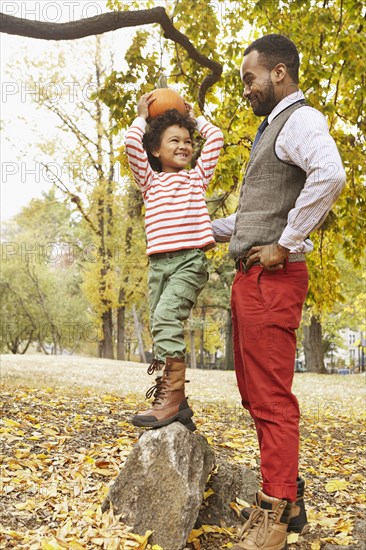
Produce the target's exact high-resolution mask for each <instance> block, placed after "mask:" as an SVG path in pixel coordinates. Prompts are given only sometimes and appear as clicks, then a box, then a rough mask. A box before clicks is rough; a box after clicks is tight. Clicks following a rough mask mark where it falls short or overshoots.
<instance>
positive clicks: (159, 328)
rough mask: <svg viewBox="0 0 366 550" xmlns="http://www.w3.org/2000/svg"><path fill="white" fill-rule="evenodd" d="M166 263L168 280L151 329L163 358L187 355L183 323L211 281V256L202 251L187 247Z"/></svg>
mask: <svg viewBox="0 0 366 550" xmlns="http://www.w3.org/2000/svg"><path fill="white" fill-rule="evenodd" d="M164 262H165V263H166V269H165V271H166V273H168V282H167V284H166V286H165V288H164V291H163V292H162V294H161V295H160V299H159V301H158V303H157V305H156V307H155V309H154V312H153V319H152V325H151V330H152V335H153V340H154V345H155V347H156V352H157V354H158V356H159V357H160V356H161V357H181V358H183V357H184V356H185V351H186V345H185V339H184V324H183V323H184V321H186V320H187V319H188V317H189V314H190V312H191V309H192V307H193V306H194V305H195V303H196V300H197V297H198V295H199V294H200V292H201V291H202V289H203V288H204V286H205V285H206V283H207V277H208V275H207V259H206V256H205V254H204V252H203V251H202V250H187V251H182V252H180V253H179V254H176V255H174V254H172V255H171V257H170V258H169V259H168V260H164Z"/></svg>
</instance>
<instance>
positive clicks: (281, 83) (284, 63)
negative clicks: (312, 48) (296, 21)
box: [240, 34, 300, 116]
mask: <svg viewBox="0 0 366 550" xmlns="http://www.w3.org/2000/svg"><path fill="white" fill-rule="evenodd" d="M299 64H300V61H299V53H298V51H297V48H296V46H295V44H294V43H293V42H292V41H291V40H289V39H288V38H286V37H285V36H282V35H280V34H268V35H266V36H263V37H262V38H259V39H258V40H255V41H254V42H253V43H252V44H251V45H250V46H248V48H247V49H246V50H245V51H244V59H243V63H242V65H241V68H240V76H241V79H242V81H243V83H244V94H243V95H244V97H245V98H247V99H248V100H249V102H250V104H251V106H252V109H253V111H254V113H255V114H256V115H258V116H264V115H269V113H270V112H271V111H272V109H273V108H274V107H275V106H276V105H277V103H279V102H280V101H281V99H283V98H284V97H285V96H287V95H289V94H291V93H293V92H295V91H297V90H298V82H299V76H298V73H299Z"/></svg>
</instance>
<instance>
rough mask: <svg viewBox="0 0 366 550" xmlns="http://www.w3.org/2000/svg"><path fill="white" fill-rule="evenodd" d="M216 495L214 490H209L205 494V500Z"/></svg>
mask: <svg viewBox="0 0 366 550" xmlns="http://www.w3.org/2000/svg"><path fill="white" fill-rule="evenodd" d="M214 494H215V491H213V490H212V489H207V491H205V492H204V494H203V499H204V500H206V499H207V498H208V497H210V496H211V495H214Z"/></svg>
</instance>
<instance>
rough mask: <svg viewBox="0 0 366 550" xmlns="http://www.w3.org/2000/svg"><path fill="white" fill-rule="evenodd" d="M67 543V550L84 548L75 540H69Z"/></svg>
mask: <svg viewBox="0 0 366 550" xmlns="http://www.w3.org/2000/svg"><path fill="white" fill-rule="evenodd" d="M67 542H68V548H71V549H72V550H85V546H83V545H82V544H80V542H78V541H77V540H71V541H67Z"/></svg>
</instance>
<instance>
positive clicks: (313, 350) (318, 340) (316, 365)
mask: <svg viewBox="0 0 366 550" xmlns="http://www.w3.org/2000/svg"><path fill="white" fill-rule="evenodd" d="M303 346H304V353H305V364H306V368H307V370H308V371H309V372H317V373H318V374H327V373H328V371H327V370H326V368H325V365H324V349H323V336H322V326H321V323H320V321H319V319H318V318H317V317H315V316H314V315H313V316H312V317H311V319H310V325H305V326H304V339H303Z"/></svg>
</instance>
